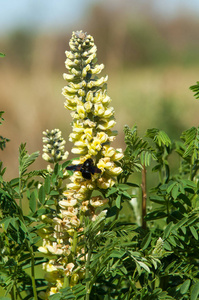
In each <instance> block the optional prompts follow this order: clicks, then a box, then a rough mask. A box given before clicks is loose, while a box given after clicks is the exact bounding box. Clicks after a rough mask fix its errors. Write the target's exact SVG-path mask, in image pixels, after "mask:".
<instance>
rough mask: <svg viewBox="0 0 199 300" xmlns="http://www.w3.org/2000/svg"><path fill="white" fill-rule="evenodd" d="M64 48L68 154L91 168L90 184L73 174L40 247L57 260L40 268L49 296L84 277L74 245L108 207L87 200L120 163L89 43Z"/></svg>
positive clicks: (83, 39) (111, 180) (83, 38)
mask: <svg viewBox="0 0 199 300" xmlns="http://www.w3.org/2000/svg"><path fill="white" fill-rule="evenodd" d="M69 45H70V51H66V57H67V59H66V62H65V66H66V69H67V70H68V73H67V74H64V79H65V80H67V81H68V85H67V86H65V87H64V88H63V91H62V94H63V95H64V97H65V99H66V100H65V107H66V108H67V109H69V110H70V111H71V117H72V132H71V134H70V135H69V141H71V142H72V143H73V144H74V146H73V148H72V150H71V151H72V152H73V153H74V154H77V155H78V156H79V158H78V159H77V160H74V161H73V164H74V165H77V166H78V165H80V166H84V163H85V162H86V161H87V160H88V159H92V161H93V166H92V169H91V170H90V169H88V170H86V171H88V172H91V175H92V176H91V177H90V178H89V179H88V178H86V177H85V176H84V175H83V172H82V171H81V168H78V170H75V169H74V173H73V175H72V176H71V177H70V183H69V184H67V187H66V190H65V191H64V192H63V195H62V199H61V200H60V201H59V207H60V213H59V215H58V216H57V217H56V218H54V219H53V222H54V233H53V239H51V240H50V238H49V235H48V233H47V235H46V238H45V239H44V243H43V246H42V247H40V251H42V252H43V253H48V254H49V253H50V254H52V255H57V259H54V260H53V259H52V260H50V261H49V262H48V263H46V264H45V265H44V268H45V270H46V271H47V277H46V279H47V280H48V281H49V283H50V289H49V292H48V295H52V294H54V293H56V292H58V291H59V289H60V288H61V287H64V286H67V285H70V286H73V285H74V284H76V283H77V282H78V281H79V280H80V279H81V278H83V277H84V273H85V270H84V265H85V260H86V253H84V251H85V250H84V248H82V246H79V244H78V242H79V240H80V239H81V238H82V235H80V233H81V232H83V230H84V216H85V215H86V216H89V217H90V219H91V220H93V221H94V220H95V219H96V218H97V216H99V214H100V212H101V207H103V206H104V205H106V204H107V203H108V199H103V197H102V196H101V194H99V195H95V196H92V192H93V191H94V190H99V189H108V188H110V187H112V186H113V185H114V184H115V182H116V177H117V176H118V175H119V174H120V173H121V172H122V169H121V167H120V166H119V164H118V163H117V162H118V161H119V160H120V159H121V158H122V157H123V153H122V150H121V149H114V148H113V147H111V146H110V143H111V142H112V141H113V140H114V139H115V135H116V134H115V132H114V131H112V127H113V126H114V125H115V123H116V122H115V119H114V109H113V107H112V106H110V103H111V99H110V97H109V96H108V95H107V89H106V87H107V84H106V83H107V80H108V76H105V77H100V78H98V77H97V76H96V75H99V74H100V73H101V71H102V70H103V68H104V65H103V64H100V65H98V64H97V63H96V62H97V58H96V57H97V54H96V52H97V47H96V45H95V44H94V39H93V37H92V36H91V35H88V34H87V33H84V32H82V31H76V32H73V34H72V38H71V40H70V43H69ZM95 168H97V170H98V172H95ZM51 237H52V235H51ZM78 257H81V261H82V262H83V263H82V266H80V265H79V264H77V262H76V260H77V258H78ZM44 299H45V298H44ZM46 299H47V298H46Z"/></svg>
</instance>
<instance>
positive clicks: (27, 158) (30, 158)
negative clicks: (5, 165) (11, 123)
mask: <svg viewBox="0 0 199 300" xmlns="http://www.w3.org/2000/svg"><path fill="white" fill-rule="evenodd" d="M38 156H39V151H37V152H34V153H32V154H30V155H29V154H28V153H27V151H26V144H21V145H20V147H19V173H20V174H21V175H24V174H25V173H26V171H27V168H28V167H29V166H30V165H31V164H32V163H33V162H34V161H35V160H36V158H37V157H38Z"/></svg>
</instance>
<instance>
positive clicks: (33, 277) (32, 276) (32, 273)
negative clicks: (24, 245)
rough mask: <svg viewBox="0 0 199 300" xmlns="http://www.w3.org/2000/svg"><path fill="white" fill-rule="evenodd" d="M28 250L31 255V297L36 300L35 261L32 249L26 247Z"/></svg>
mask: <svg viewBox="0 0 199 300" xmlns="http://www.w3.org/2000/svg"><path fill="white" fill-rule="evenodd" d="M28 249H29V251H30V255H31V280H32V289H33V295H34V300H37V299H38V298H37V288H36V283H35V259H34V252H33V249H32V247H30V246H29V245H28Z"/></svg>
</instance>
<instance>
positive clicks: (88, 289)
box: [85, 247, 91, 300]
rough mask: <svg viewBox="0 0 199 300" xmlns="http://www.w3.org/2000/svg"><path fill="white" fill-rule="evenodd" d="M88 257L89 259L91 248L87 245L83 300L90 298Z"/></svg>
mask: <svg viewBox="0 0 199 300" xmlns="http://www.w3.org/2000/svg"><path fill="white" fill-rule="evenodd" d="M90 259H91V249H90V247H89V250H88V256H87V261H86V278H85V279H86V299H85V300H89V299H90V280H89V274H90V271H89V267H90Z"/></svg>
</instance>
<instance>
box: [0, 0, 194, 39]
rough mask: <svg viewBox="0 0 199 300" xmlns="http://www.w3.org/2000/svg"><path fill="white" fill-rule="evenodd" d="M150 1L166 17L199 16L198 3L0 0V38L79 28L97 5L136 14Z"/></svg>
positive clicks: (172, 0)
mask: <svg viewBox="0 0 199 300" xmlns="http://www.w3.org/2000/svg"><path fill="white" fill-rule="evenodd" d="M138 1H139V2H138ZM149 1H151V3H153V5H154V7H155V10H156V12H157V13H159V14H160V15H161V16H162V17H163V18H165V17H166V18H168V17H173V16H174V15H175V14H177V13H180V12H185V13H186V12H187V14H191V13H194V14H195V15H196V16H198V17H199V0H167V1H165V0H6V1H5V0H0V35H2V34H6V33H7V32H9V31H12V30H16V29H17V28H28V29H29V28H34V29H35V30H36V31H47V30H65V29H66V28H68V29H71V28H74V27H75V28H76V27H77V26H78V24H81V22H84V21H86V20H87V18H88V16H89V13H91V7H92V6H93V5H95V4H100V3H101V4H103V5H106V6H107V7H108V9H109V11H111V9H114V7H119V8H120V7H122V6H124V5H125V6H126V7H128V6H129V9H130V10H132V12H133V11H134V5H135V4H136V7H137V6H138V3H140V4H141V5H142V7H143V6H144V5H145V4H146V5H147V4H149ZM141 9H142V8H141ZM75 25H76V26H75Z"/></svg>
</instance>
